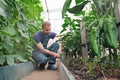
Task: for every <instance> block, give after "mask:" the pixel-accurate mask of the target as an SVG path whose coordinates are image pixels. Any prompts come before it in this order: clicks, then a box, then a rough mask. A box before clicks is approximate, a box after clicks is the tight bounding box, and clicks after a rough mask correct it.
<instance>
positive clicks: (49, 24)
mask: <svg viewBox="0 0 120 80" xmlns="http://www.w3.org/2000/svg"><path fill="white" fill-rule="evenodd" d="M44 26H51V23H50V22H48V21H44V22H43V23H42V29H43V28H44Z"/></svg>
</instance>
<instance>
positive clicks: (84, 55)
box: [80, 22, 88, 61]
mask: <svg viewBox="0 0 120 80" xmlns="http://www.w3.org/2000/svg"><path fill="white" fill-rule="evenodd" d="M84 25H85V22H80V27H81V39H82V55H83V59H84V60H85V61H86V60H87V59H88V54H87V44H86V30H85V27H84Z"/></svg>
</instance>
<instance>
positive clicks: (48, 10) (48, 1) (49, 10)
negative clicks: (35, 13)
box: [40, 0, 65, 33]
mask: <svg viewBox="0 0 120 80" xmlns="http://www.w3.org/2000/svg"><path fill="white" fill-rule="evenodd" d="M40 1H41V3H42V6H43V8H44V12H43V13H42V17H43V18H44V20H48V21H50V22H51V24H52V31H55V32H57V33H59V32H60V30H61V29H62V24H63V19H62V14H61V11H62V7H63V4H64V2H65V0H40Z"/></svg>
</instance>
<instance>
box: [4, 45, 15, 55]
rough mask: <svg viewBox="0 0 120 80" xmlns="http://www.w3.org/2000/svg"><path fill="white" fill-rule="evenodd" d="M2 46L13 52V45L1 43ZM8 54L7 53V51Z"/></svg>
mask: <svg viewBox="0 0 120 80" xmlns="http://www.w3.org/2000/svg"><path fill="white" fill-rule="evenodd" d="M2 46H3V47H4V48H5V49H6V50H7V51H9V53H12V52H13V47H12V46H10V45H9V44H7V43H2ZM7 54H8V53H7Z"/></svg>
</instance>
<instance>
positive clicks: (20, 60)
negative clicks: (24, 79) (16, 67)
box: [16, 55, 27, 62]
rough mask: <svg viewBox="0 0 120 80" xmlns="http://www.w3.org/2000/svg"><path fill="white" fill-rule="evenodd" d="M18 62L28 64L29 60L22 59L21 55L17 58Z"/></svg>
mask: <svg viewBox="0 0 120 80" xmlns="http://www.w3.org/2000/svg"><path fill="white" fill-rule="evenodd" d="M16 60H18V61H19V62H26V61H27V60H26V59H24V58H23V57H21V56H20V55H17V56H16Z"/></svg>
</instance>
